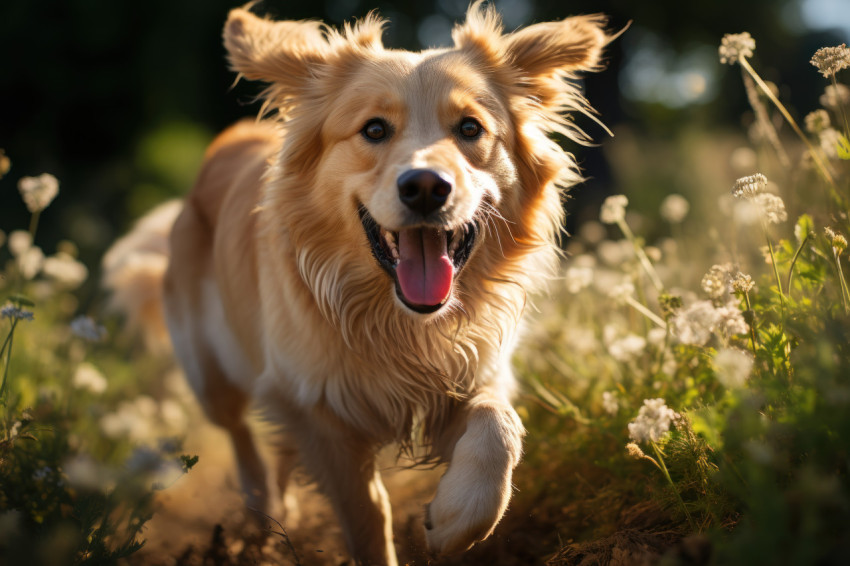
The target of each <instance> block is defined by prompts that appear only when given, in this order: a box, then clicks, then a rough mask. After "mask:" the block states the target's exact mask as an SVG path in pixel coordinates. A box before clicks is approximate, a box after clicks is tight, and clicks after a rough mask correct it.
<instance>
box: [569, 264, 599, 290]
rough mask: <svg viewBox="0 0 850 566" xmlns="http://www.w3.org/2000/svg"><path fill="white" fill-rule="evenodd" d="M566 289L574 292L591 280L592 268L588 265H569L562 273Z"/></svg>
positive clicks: (588, 283)
mask: <svg viewBox="0 0 850 566" xmlns="http://www.w3.org/2000/svg"><path fill="white" fill-rule="evenodd" d="M564 280H565V281H566V284H567V291H569V292H570V293H573V294H576V293H578V292H579V291H581V290H582V289H584V288H585V287H587V286H588V285H590V284H591V283H592V282H593V269H592V268H590V267H570V268H568V269H567V272H566V273H565V274H564Z"/></svg>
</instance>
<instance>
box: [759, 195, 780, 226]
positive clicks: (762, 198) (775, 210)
mask: <svg viewBox="0 0 850 566" xmlns="http://www.w3.org/2000/svg"><path fill="white" fill-rule="evenodd" d="M753 202H754V203H755V204H756V206H758V207H759V210H760V211H761V214H762V217H763V218H764V219H765V220H766V221H767V223H768V224H779V223H780V222H785V221H786V220H788V213H787V212H786V211H785V202H784V201H783V200H782V198H781V197H779V196H776V195H774V194H771V193H761V194H758V195H756V196H755V197H753Z"/></svg>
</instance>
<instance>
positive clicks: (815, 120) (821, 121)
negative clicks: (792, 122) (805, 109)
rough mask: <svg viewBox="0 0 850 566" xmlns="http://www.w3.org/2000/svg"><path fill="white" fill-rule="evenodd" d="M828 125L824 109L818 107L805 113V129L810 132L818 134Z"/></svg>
mask: <svg viewBox="0 0 850 566" xmlns="http://www.w3.org/2000/svg"><path fill="white" fill-rule="evenodd" d="M828 127H829V114H827V113H826V110H823V109H818V110H815V111H814V112H809V113H808V114H806V130H807V131H808V132H810V133H812V134H819V133H820V132H822V131H824V130H825V129H827V128H828Z"/></svg>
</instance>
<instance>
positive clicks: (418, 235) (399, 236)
mask: <svg viewBox="0 0 850 566" xmlns="http://www.w3.org/2000/svg"><path fill="white" fill-rule="evenodd" d="M360 221H361V222H362V223H363V229H364V230H365V231H366V236H367V237H368V238H369V243H370V244H371V246H372V255H374V256H375V259H377V260H378V263H379V264H380V265H381V267H383V268H384V269H385V270H386V271H387V273H389V274H390V276H391V277H392V278H393V280H394V281H395V288H396V293H397V294H398V297H399V298H400V299H401V300H402V302H403V303H404V304H405V305H407V306H408V307H410V308H411V309H412V310H414V311H416V312H419V313H432V312H436V311H438V310H439V309H440V308H441V307H442V306H443V305H445V304H446V302H447V301H448V299H449V297H450V296H451V293H452V285H453V283H454V279H455V277H457V275H458V274H459V273H460V270H461V269H462V268H463V266H464V265H466V261H467V260H468V259H469V255H470V254H471V253H472V248H473V246H474V245H475V239H476V237H477V235H478V224H477V223H476V222H475V221H472V222H468V223H467V224H465V225H464V226H462V227H461V228H459V229H456V230H445V229H442V228H438V227H431V226H422V227H418V228H408V229H405V230H401V231H399V232H391V231H389V230H386V229H384V228H383V227H381V226H379V225H378V223H377V222H375V220H374V219H373V218H372V216H371V215H369V212H368V211H367V210H366V209H365V208H364V207H362V206H361V207H360Z"/></svg>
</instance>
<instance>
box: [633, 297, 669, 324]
mask: <svg viewBox="0 0 850 566" xmlns="http://www.w3.org/2000/svg"><path fill="white" fill-rule="evenodd" d="M626 302H627V303H629V305H631V306H632V307H634V309H635V310H636V311H638V312H639V313H641V314H642V315H643V316H645V317H646V318H648V319H649V320H651V321H652V322H654V323H655V324H657V325H658V326H660V327H661V328H666V327H667V323H666V322H664V319H663V318H661V317H660V316H658V315H657V314H655V313H654V312H652V311H651V310H649V309H648V308H646V307H645V306H643V305H642V304H640V302H639V301H636V300H635V299H634V297H626Z"/></svg>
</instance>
